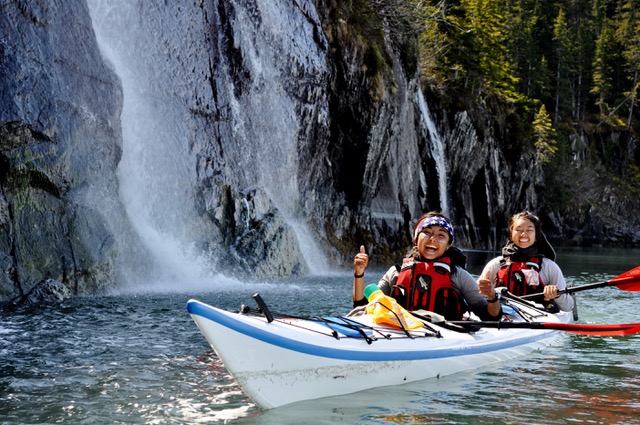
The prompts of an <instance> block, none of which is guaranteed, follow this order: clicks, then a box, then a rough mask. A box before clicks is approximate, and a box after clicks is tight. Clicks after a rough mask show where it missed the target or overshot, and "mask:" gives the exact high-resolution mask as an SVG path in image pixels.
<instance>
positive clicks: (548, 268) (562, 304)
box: [540, 258, 574, 311]
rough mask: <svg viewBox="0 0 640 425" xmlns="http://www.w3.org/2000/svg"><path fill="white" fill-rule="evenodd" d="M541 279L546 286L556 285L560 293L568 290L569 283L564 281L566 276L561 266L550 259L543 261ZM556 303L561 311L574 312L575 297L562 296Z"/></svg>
mask: <svg viewBox="0 0 640 425" xmlns="http://www.w3.org/2000/svg"><path fill="white" fill-rule="evenodd" d="M540 278H541V279H542V282H543V283H544V284H545V285H556V286H557V287H558V291H562V290H563V289H567V282H566V281H565V280H564V275H563V274H562V270H561V269H560V266H558V264H556V262H555V261H552V260H551V259H549V258H544V259H543V260H542V267H541V270H540ZM554 301H555V302H556V304H557V305H558V307H559V308H560V310H563V311H571V310H573V304H574V303H573V297H572V296H571V295H570V294H562V295H560V296H559V297H558V298H556V299H555V300H554Z"/></svg>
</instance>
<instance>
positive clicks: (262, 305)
mask: <svg viewBox="0 0 640 425" xmlns="http://www.w3.org/2000/svg"><path fill="white" fill-rule="evenodd" d="M253 299H254V300H256V304H258V309H259V310H260V311H262V314H264V317H266V318H267V322H269V323H271V322H273V316H272V315H271V312H270V311H269V307H267V305H266V304H265V302H264V301H263V300H262V297H261V296H260V294H258V293H257V292H256V293H255V294H253Z"/></svg>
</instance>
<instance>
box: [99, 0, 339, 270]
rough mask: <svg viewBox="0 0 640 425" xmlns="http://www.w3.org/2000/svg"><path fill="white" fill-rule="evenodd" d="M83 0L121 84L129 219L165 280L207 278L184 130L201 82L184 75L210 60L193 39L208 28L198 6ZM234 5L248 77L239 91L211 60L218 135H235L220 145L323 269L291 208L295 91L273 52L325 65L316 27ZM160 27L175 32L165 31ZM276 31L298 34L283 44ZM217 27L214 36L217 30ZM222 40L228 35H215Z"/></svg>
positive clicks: (294, 202)
mask: <svg viewBox="0 0 640 425" xmlns="http://www.w3.org/2000/svg"><path fill="white" fill-rule="evenodd" d="M88 3H89V9H90V13H91V16H92V21H93V26H94V31H95V33H96V37H97V40H98V43H99V46H100V49H101V51H102V54H103V56H104V57H105V58H106V59H107V60H108V62H110V63H111V64H112V66H113V68H114V71H115V72H116V74H117V75H118V76H119V78H120V80H121V82H122V89H123V110H122V116H121V121H122V137H123V154H122V160H121V163H120V164H119V167H118V179H119V184H120V192H121V198H122V201H123V203H124V205H125V207H126V210H127V214H128V216H129V220H130V221H131V223H132V225H133V226H134V228H135V229H136V231H137V232H138V234H139V236H140V238H141V239H142V241H143V242H144V243H145V245H146V246H147V247H148V249H149V250H150V252H151V253H152V254H153V255H154V256H155V258H156V261H157V263H158V264H160V265H161V268H162V269H163V270H164V275H165V278H167V279H169V278H170V279H178V280H181V281H194V280H202V279H208V278H210V277H212V273H213V272H214V271H213V270H212V268H213V267H214V266H213V265H212V264H214V262H215V258H212V257H213V256H214V254H212V253H202V252H201V251H198V250H196V249H195V248H194V245H197V244H198V242H202V241H205V242H206V237H207V236H206V235H203V233H204V232H206V230H205V231H203V229H207V228H209V227H210V226H208V225H207V223H203V220H204V218H203V217H202V216H201V215H200V213H199V212H198V210H197V208H196V194H195V193H194V188H196V187H198V182H197V181H196V172H195V170H196V164H195V162H196V160H195V154H193V153H192V149H193V143H194V141H193V140H190V138H191V139H193V129H191V128H189V123H190V122H191V121H190V119H191V117H190V113H191V111H190V110H189V102H190V101H192V97H193V96H194V95H193V93H195V92H197V91H198V90H200V89H201V87H192V86H190V84H193V81H191V80H189V76H192V75H193V69H196V67H200V68H202V67H205V66H206V67H208V66H209V64H208V63H207V58H208V53H207V52H203V51H202V50H206V49H207V48H206V47H202V39H203V38H204V37H205V35H206V34H208V32H209V31H211V28H210V27H206V25H209V22H207V23H206V24H205V21H207V19H200V18H194V17H193V16H194V14H196V13H202V14H204V13H205V12H203V11H202V10H200V9H198V8H197V7H196V6H193V5H186V4H183V5H180V4H172V5H169V6H156V7H153V6H149V5H144V4H142V3H140V2H135V1H130V0H113V1H105V0H89V2H88ZM267 3H269V2H267ZM234 6H235V9H234V13H235V15H234V16H233V17H232V18H231V19H232V20H233V22H232V26H233V27H234V40H233V44H234V47H235V48H237V49H239V50H240V51H242V54H243V66H245V67H247V68H248V70H249V71H250V72H249V74H250V76H251V79H250V80H247V81H242V84H243V93H242V95H240V96H236V93H235V92H234V84H235V83H237V82H236V81H234V78H237V76H235V75H234V71H233V70H231V68H232V66H231V65H230V64H228V63H227V62H226V61H227V58H225V57H224V56H221V57H219V58H216V59H215V60H216V61H217V64H216V69H217V70H218V73H217V74H216V75H214V76H213V77H214V78H215V79H216V85H217V88H218V90H219V91H220V92H224V93H220V94H219V96H220V99H224V101H225V102H227V104H226V105H222V107H224V108H225V110H226V111H227V113H228V118H229V120H228V122H227V123H225V125H229V127H230V131H229V133H227V134H230V135H231V137H232V139H233V140H231V141H224V140H223V141H222V143H223V144H227V145H229V147H227V152H231V151H234V153H233V155H235V158H237V160H238V161H237V163H236V164H235V165H236V167H234V170H233V172H234V173H236V175H234V178H236V179H237V180H239V182H240V183H239V184H241V185H242V184H243V183H242V182H243V181H244V182H245V183H244V184H246V185H247V186H249V185H252V186H260V187H262V188H263V189H264V190H265V192H266V193H267V194H268V196H269V197H270V199H271V200H272V201H273V203H274V204H275V206H276V207H277V208H278V210H279V211H280V213H281V214H282V215H283V217H284V219H285V221H286V222H287V223H288V224H289V226H290V228H291V229H292V230H293V231H294V233H295V234H296V236H297V238H298V242H299V246H300V248H301V250H302V255H303V257H304V258H305V260H306V262H307V264H308V266H309V270H311V271H321V272H324V271H326V270H328V267H327V262H326V257H325V255H324V253H323V252H322V251H321V249H320V248H319V247H318V246H317V244H316V242H315V240H314V238H312V237H310V236H309V235H310V232H309V230H308V228H307V226H306V225H304V224H303V221H302V218H301V217H300V215H299V214H298V209H299V208H298V196H299V195H298V194H299V189H298V186H297V181H296V178H295V176H297V174H298V158H297V131H298V126H299V123H298V121H297V117H296V114H295V105H294V104H293V102H294V100H293V99H292V96H291V95H289V94H287V93H286V90H285V87H284V86H283V83H282V82H283V80H284V79H291V75H289V73H290V72H291V69H290V68H286V69H285V65H282V64H281V62H282V56H283V54H282V52H281V51H278V49H281V50H283V49H286V50H287V51H286V52H285V53H286V54H289V55H297V56H298V57H296V58H294V62H295V63H300V64H302V65H303V66H306V67H309V68H312V69H322V68H323V67H326V65H325V63H324V59H322V55H321V54H320V52H315V50H314V49H316V50H317V47H314V44H313V40H314V38H313V36H312V33H311V31H312V30H313V29H312V27H311V25H310V24H309V23H308V22H307V20H305V19H291V17H288V18H287V17H282V16H278V14H282V13H283V12H282V10H283V9H285V8H283V7H278V6H276V5H270V3H269V4H262V3H260V4H259V5H258V6H256V7H258V9H260V10H259V13H260V19H258V20H256V18H255V16H256V15H255V12H256V11H255V10H251V11H246V10H243V8H242V7H241V6H238V5H234ZM190 7H192V9H189V8H190ZM295 10H297V9H295ZM245 13H246V15H245ZM290 13H291V12H290ZM297 13H299V10H298V12H297ZM301 22H302V24H301ZM198 25H200V26H198ZM305 25H306V27H305ZM257 26H260V27H261V28H256V27H257ZM291 26H296V27H295V28H292V27H291ZM167 27H171V28H180V29H183V30H181V31H165V29H166V28H167ZM305 31H306V32H307V33H304V32H305ZM301 32H302V33H301ZM285 34H289V35H290V34H294V35H297V37H295V39H294V41H293V42H292V41H291V40H292V38H291V37H290V36H288V35H287V36H286V37H285V36H284V35H285ZM218 36H219V37H220V39H222V37H223V34H218ZM224 43H229V42H228V41H225V40H222V41H220V44H224ZM301 44H302V45H301ZM194 46H199V47H200V48H201V50H200V51H198V50H197V49H198V47H194ZM213 48H214V47H213V46H211V49H213ZM314 53H315V54H314ZM203 63H204V65H203ZM192 67H193V69H191V68H192ZM206 71H207V72H210V71H211V70H210V69H207V70H206ZM320 72H326V71H320ZM199 84H201V85H202V84H204V83H199ZM218 106H219V107H220V106H221V105H218ZM195 143H202V142H201V141H196V142H195ZM230 155H231V154H229V153H228V154H227V161H229V157H230ZM240 189H242V187H240Z"/></svg>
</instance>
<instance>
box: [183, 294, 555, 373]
mask: <svg viewBox="0 0 640 425" xmlns="http://www.w3.org/2000/svg"><path fill="white" fill-rule="evenodd" d="M187 310H188V311H189V313H190V314H194V315H197V316H202V317H204V318H206V319H209V320H212V321H214V322H216V323H218V324H220V325H222V326H225V327H227V328H229V329H232V330H234V331H236V332H239V333H241V334H243V335H247V336H249V337H251V338H255V339H257V340H259V341H262V342H265V343H268V344H272V345H275V346H277V347H281V348H284V349H287V350H292V351H297V352H300V353H304V354H309V355H313V356H319V357H327V358H332V359H341V360H357V361H396V360H420V359H439V358H443V357H458V356H466V355H471V354H481V353H490V352H492V351H498V350H504V349H508V348H513V347H518V346H521V345H524V344H529V343H532V342H535V341H539V340H542V339H545V338H548V337H549V334H548V331H547V332H544V331H535V332H531V333H530V334H528V335H527V336H523V337H520V338H515V339H510V340H508V341H500V342H495V343H488V344H486V343H483V344H481V345H479V344H473V343H472V342H468V344H469V345H467V346H460V347H456V348H443V349H438V348H435V349H434V348H432V349H426V350H410V351H397V352H390V351H377V350H376V344H386V343H389V342H390V341H388V340H386V339H379V340H377V341H374V342H373V343H372V344H371V345H368V346H367V347H366V349H364V350H349V349H342V348H335V347H328V346H323V345H317V344H309V343H305V342H300V341H296V340H294V339H291V338H286V337H284V336H282V335H278V334H275V333H273V332H270V331H269V330H268V327H269V326H271V325H270V324H268V323H267V322H258V323H259V324H260V325H261V326H262V325H263V326H264V328H265V329H261V328H259V327H256V326H254V325H250V324H248V323H245V322H243V321H240V320H235V319H233V318H232V317H230V316H228V315H226V314H224V313H223V312H222V311H220V310H218V309H216V308H214V307H212V306H210V305H207V304H204V303H201V302H200V301H196V300H190V301H189V302H188V303H187ZM503 331H504V330H503ZM326 338H332V337H330V336H327V337H326ZM418 341H424V339H422V338H420V339H419V340H418Z"/></svg>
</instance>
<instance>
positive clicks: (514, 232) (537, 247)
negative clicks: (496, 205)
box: [481, 211, 574, 311]
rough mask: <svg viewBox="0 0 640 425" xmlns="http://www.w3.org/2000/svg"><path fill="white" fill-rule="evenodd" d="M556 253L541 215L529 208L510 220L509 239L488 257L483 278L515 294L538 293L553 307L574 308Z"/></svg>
mask: <svg viewBox="0 0 640 425" xmlns="http://www.w3.org/2000/svg"><path fill="white" fill-rule="evenodd" d="M555 259H556V253H555V251H554V249H553V247H551V245H550V244H549V241H547V238H546V237H545V235H544V232H543V231H542V225H541V224H540V220H539V219H538V217H537V216H536V215H535V214H533V213H532V212H530V211H522V212H519V213H517V214H514V215H513V216H512V217H511V221H510V223H509V240H508V241H507V243H506V245H505V246H504V247H503V248H502V255H500V256H498V257H496V258H494V259H493V260H491V261H489V263H488V264H487V265H486V266H485V268H484V270H483V271H482V274H481V276H482V280H486V281H489V282H491V283H494V284H495V285H496V286H504V287H506V288H508V289H509V292H511V293H512V294H514V295H517V296H524V295H533V294H537V295H538V296H537V297H535V298H534V300H535V301H538V302H540V303H544V304H545V305H546V306H547V308H548V309H550V310H557V309H560V310H563V311H571V310H572V309H573V307H574V300H573V298H572V297H571V296H570V295H568V294H564V293H562V291H564V290H565V289H566V288H567V283H566V282H565V279H564V275H563V274H562V270H560V267H559V266H558V264H556V262H555Z"/></svg>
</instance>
